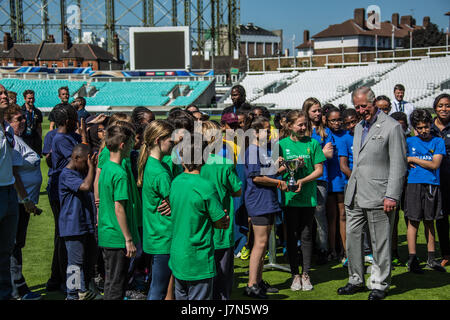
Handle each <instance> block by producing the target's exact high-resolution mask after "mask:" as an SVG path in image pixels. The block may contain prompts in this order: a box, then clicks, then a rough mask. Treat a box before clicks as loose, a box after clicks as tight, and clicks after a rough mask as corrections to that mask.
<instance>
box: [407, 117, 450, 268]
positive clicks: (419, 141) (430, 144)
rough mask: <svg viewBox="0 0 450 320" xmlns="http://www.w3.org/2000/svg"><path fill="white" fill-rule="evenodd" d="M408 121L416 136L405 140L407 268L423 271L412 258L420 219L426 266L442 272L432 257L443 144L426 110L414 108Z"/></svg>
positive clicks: (414, 257)
mask: <svg viewBox="0 0 450 320" xmlns="http://www.w3.org/2000/svg"><path fill="white" fill-rule="evenodd" d="M410 121H411V125H412V126H413V128H414V129H415V131H416V132H417V136H415V137H409V138H408V139H406V144H407V148H408V149H407V159H408V164H409V168H408V183H407V186H406V195H405V202H406V203H405V207H406V208H405V216H406V217H407V218H408V232H407V240H408V250H409V260H408V269H409V271H411V272H414V273H423V271H422V269H421V267H420V266H419V262H418V260H417V257H416V237H417V229H418V228H419V224H420V221H422V220H423V223H424V226H425V234H426V237H427V249H428V261H427V266H428V267H430V268H432V269H434V270H437V271H442V272H445V268H444V267H442V266H441V265H440V264H439V263H438V262H437V261H435V260H434V252H435V230H434V220H437V219H441V218H442V204H441V190H440V187H439V185H440V181H439V167H440V165H441V162H442V158H443V157H444V155H445V154H446V151H445V143H444V140H443V139H442V138H439V137H433V136H432V135H431V123H432V117H431V114H430V113H429V112H428V111H427V110H424V109H416V110H414V111H413V113H411V116H410Z"/></svg>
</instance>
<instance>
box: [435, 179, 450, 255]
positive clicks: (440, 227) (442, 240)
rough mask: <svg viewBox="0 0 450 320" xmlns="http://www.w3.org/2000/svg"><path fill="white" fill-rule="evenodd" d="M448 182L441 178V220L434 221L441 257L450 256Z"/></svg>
mask: <svg viewBox="0 0 450 320" xmlns="http://www.w3.org/2000/svg"><path fill="white" fill-rule="evenodd" d="M449 194H450V181H448V179H443V177H442V176H441V195H442V212H443V214H444V216H443V218H442V219H438V220H436V231H437V234H438V238H439V246H440V248H441V255H442V256H450V240H449V236H450V235H449V222H448V218H449V213H450V199H449V198H448V195H449Z"/></svg>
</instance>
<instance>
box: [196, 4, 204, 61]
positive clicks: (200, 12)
mask: <svg viewBox="0 0 450 320" xmlns="http://www.w3.org/2000/svg"><path fill="white" fill-rule="evenodd" d="M197 29H198V30H197V45H198V47H199V48H198V51H199V54H200V51H201V55H202V56H204V55H205V51H204V45H203V0H197Z"/></svg>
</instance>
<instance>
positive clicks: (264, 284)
mask: <svg viewBox="0 0 450 320" xmlns="http://www.w3.org/2000/svg"><path fill="white" fill-rule="evenodd" d="M258 286H259V287H260V288H261V290H262V291H263V292H264V293H278V291H279V290H278V289H277V288H275V287H272V286H271V285H270V284H269V283H268V282H267V281H264V280H261V282H260V283H258Z"/></svg>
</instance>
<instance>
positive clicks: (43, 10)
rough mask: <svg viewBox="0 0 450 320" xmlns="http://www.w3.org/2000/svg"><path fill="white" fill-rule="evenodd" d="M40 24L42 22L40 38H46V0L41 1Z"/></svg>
mask: <svg viewBox="0 0 450 320" xmlns="http://www.w3.org/2000/svg"><path fill="white" fill-rule="evenodd" d="M41 24H42V40H46V39H47V38H48V1H47V0H42V2H41Z"/></svg>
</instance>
